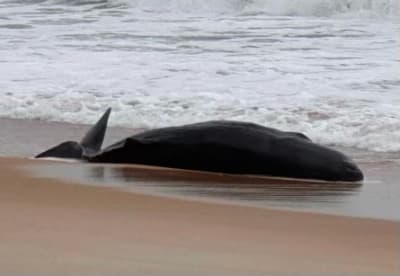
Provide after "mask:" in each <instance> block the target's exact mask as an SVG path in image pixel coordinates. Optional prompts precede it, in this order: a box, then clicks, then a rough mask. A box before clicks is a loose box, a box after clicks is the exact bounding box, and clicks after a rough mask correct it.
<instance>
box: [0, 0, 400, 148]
mask: <svg viewBox="0 0 400 276" xmlns="http://www.w3.org/2000/svg"><path fill="white" fill-rule="evenodd" d="M305 3H307V4H305ZM398 3H399V1H383V0H381V1H361V0H359V1H356V0H354V1H322V0H320V1H257V0H254V1H223V0H220V1H195V0H193V1H183V0H182V1H172V0H171V1H161V0H160V1H156V0H153V1H132V2H129V4H127V2H122V1H118V2H117V1H99V2H96V3H88V2H80V1H75V2H74V3H72V4H71V3H70V2H69V4H68V5H66V4H65V2H62V1H57V4H55V2H50V1H45V2H43V3H40V4H38V3H33V4H31V5H27V4H25V5H21V4H14V5H11V4H5V2H1V1H0V6H1V7H2V8H3V9H2V10H1V11H0V41H1V42H0V88H1V91H0V116H4V117H13V118H26V119H32V118H33V119H43V120H57V121H68V122H77V123H92V122H94V121H96V120H97V118H98V117H99V116H100V115H101V113H102V112H103V111H104V110H105V109H106V108H107V107H108V106H111V107H113V114H112V117H111V120H110V123H111V124H112V125H119V126H126V127H133V128H136V127H143V126H146V127H159V126H166V125H178V124H184V123H191V122H195V121H202V120H209V119H233V120H245V121H254V122H258V123H261V124H264V125H267V126H272V127H278V128H280V129H285V130H296V131H301V132H304V133H306V134H308V135H309V136H310V137H311V138H313V139H314V140H316V141H318V142H321V143H324V144H334V145H339V146H351V147H356V148H362V149H369V150H376V151H398V150H400V139H399V138H400V132H399V130H400V125H399V123H398V118H399V116H400V108H399V106H400V105H399V104H400V95H399V93H398V91H399V89H400V78H399V74H398V72H399V64H400V57H399V56H398V53H399V48H398V45H399V43H398V39H399V37H398V34H399V31H400V26H399V22H398V20H397V19H396V18H392V17H390V16H388V17H386V18H384V17H382V18H379V17H370V16H367V17H364V16H363V15H362V14H363V12H362V11H366V10H368V9H369V10H370V11H373V12H374V13H375V14H385V15H390V14H393V13H394V11H396V9H398ZM347 4H351V5H350V6H348V5H347ZM367 4H368V5H367ZM100 5H103V6H104V5H106V6H105V7H100ZM345 7H350V8H351V11H350V12H351V13H352V14H353V15H354V14H357V15H360V16H338V14H339V13H342V15H343V14H347V13H348V12H349V9H350V8H348V10H346V9H345ZM155 9H162V11H160V10H158V11H156V10H155ZM168 10H169V11H168ZM221 10H222V11H223V14H218V11H221ZM316 10H319V12H315V11H316ZM166 11H168V12H166ZM182 11H185V12H183V13H182ZM186 11H189V12H186ZM203 11H207V12H209V11H213V12H215V11H217V14H215V13H212V14H209V13H203ZM257 11H258V12H257ZM381 11H382V12H381ZM383 11H384V12H383ZM268 14H277V15H280V16H270V15H268ZM289 14H297V15H332V16H331V17H329V18H326V17H318V16H317V17H301V16H298V17H290V16H286V15H289ZM282 15H285V16H282ZM353 17H354V18H353Z"/></svg>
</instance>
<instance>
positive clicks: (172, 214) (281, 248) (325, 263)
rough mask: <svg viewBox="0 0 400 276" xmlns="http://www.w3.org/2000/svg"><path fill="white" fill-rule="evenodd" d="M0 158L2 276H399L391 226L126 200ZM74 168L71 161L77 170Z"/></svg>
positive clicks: (398, 248)
mask: <svg viewBox="0 0 400 276" xmlns="http://www.w3.org/2000/svg"><path fill="white" fill-rule="evenodd" d="M37 162H43V161H34V160H27V159H22V158H0V175H1V181H0V221H1V222H2V223H1V225H2V227H1V228H0V244H1V247H0V274H2V275H28V274H29V275H33V274H34V275H83V274H85V275H399V273H400V266H399V262H400V235H399V234H400V227H399V223H398V222H392V221H385V220H374V219H362V218H351V217H340V216H331V215H321V214H311V213H302V212H289V211H276V210H268V209H262V208H252V207H240V206H232V205H224V204H216V203H203V202H194V201H188V200H179V199H170V198H163V197H157V196H148V195H141V194H135V193H131V192H124V191H119V190H116V189H112V188H105V187H91V186H84V185H75V184H73V183H67V182H66V181H62V180H54V179H44V178H38V177H32V176H30V175H29V174H28V173H27V172H26V170H25V169H22V168H23V167H26V166H29V165H30V164H37ZM77 165H78V164H77Z"/></svg>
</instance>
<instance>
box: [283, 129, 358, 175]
mask: <svg viewBox="0 0 400 276" xmlns="http://www.w3.org/2000/svg"><path fill="white" fill-rule="evenodd" d="M277 148H279V151H284V153H282V152H281V155H282V156H290V162H286V163H285V164H288V165H287V166H286V167H285V168H284V169H285V170H291V171H292V172H293V174H295V175H296V177H298V178H307V179H320V180H326V181H344V182H356V181H361V180H363V178H364V175H363V173H362V171H361V169H360V168H359V167H358V166H357V165H356V163H355V162H354V161H353V160H351V159H350V158H349V157H348V156H346V155H344V154H343V153H341V152H339V151H336V150H334V149H331V148H328V147H325V146H322V145H318V144H316V143H313V142H311V141H307V140H305V139H299V138H293V137H289V138H284V139H280V145H279V147H277ZM286 161H287V160H286Z"/></svg>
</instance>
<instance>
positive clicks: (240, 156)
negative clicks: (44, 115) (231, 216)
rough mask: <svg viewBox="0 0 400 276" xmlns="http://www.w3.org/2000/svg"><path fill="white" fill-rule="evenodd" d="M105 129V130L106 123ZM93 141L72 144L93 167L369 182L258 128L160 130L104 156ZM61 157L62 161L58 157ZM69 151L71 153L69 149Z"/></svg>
mask: <svg viewBox="0 0 400 276" xmlns="http://www.w3.org/2000/svg"><path fill="white" fill-rule="evenodd" d="M103 117H104V116H103ZM102 119H103V118H102ZM107 119H108V115H107ZM100 121H101V120H100ZM100 121H99V122H100ZM103 121H104V120H103ZM105 124H106V122H105ZM98 125H99V123H98V124H97V125H96V126H97V127H98ZM100 125H103V126H102V127H104V122H103V124H100ZM96 126H95V128H96ZM91 132H92V134H91V136H93V132H96V131H93V129H92V131H91ZM94 136H95V135H94ZM94 136H93V137H94ZM103 136H104V133H103ZM93 137H92V138H93ZM88 140H90V139H87V137H85V139H84V141H85V143H83V142H81V144H78V143H75V144H74V142H67V143H68V144H71V143H72V144H71V145H73V148H74V150H75V151H76V148H77V147H79V146H80V147H81V148H82V149H81V150H80V152H78V153H76V154H73V156H79V155H80V158H81V159H86V160H88V161H89V162H99V163H129V164H143V165H153V166H162V167H170V168H179V169H189V170H199V171H209V172H220V173H230V174H251V175H267V176H275V177H288V178H301V179H316V180H326V181H360V180H362V179H363V174H362V172H361V171H360V169H359V168H358V167H357V165H356V164H355V163H354V162H352V161H351V160H350V159H349V158H348V157H346V156H345V155H344V154H342V153H340V152H338V151H336V150H332V149H330V148H327V147H324V146H321V145H318V144H315V143H313V142H312V141H311V140H310V139H309V138H307V137H306V136H305V135H303V134H301V133H295V132H285V131H280V130H277V129H273V128H267V127H263V126H260V125H257V124H253V123H244V122H235V121H209V122H203V123H196V124H190V125H184V126H179V127H167V128H159V129H154V130H149V131H145V132H142V133H139V134H136V135H133V136H131V137H128V138H126V139H123V140H121V141H120V142H118V143H115V144H113V145H111V146H109V147H107V148H105V149H104V150H102V151H100V150H99V146H98V143H99V140H100V139H98V138H97V140H96V142H97V145H96V146H95V147H91V148H90V147H89V148H90V149H89V150H88V149H87V147H88V144H90V143H88ZM101 142H102V139H101ZM64 144H65V143H64ZM82 144H85V146H82ZM100 144H101V143H100ZM62 145H63V144H61V145H60V146H57V147H55V148H53V149H50V150H49V151H46V152H44V153H42V154H40V155H38V156H37V157H46V156H53V157H64V156H60V150H59V148H60V147H63V146H62ZM71 145H69V146H71ZM77 145H78V146H77ZM69 146H68V147H69ZM55 151H56V154H57V155H58V156H54V154H52V152H55ZM64 151H65V153H70V152H69V151H70V150H69V149H65V150H64ZM69 155H71V154H69ZM67 157H68V156H67Z"/></svg>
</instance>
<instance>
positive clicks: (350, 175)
mask: <svg viewBox="0 0 400 276" xmlns="http://www.w3.org/2000/svg"><path fill="white" fill-rule="evenodd" d="M343 167H344V174H345V179H346V181H361V180H363V179H364V175H363V173H362V171H361V170H360V168H359V167H358V166H357V165H356V164H355V163H354V162H353V161H351V160H344V161H343Z"/></svg>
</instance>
